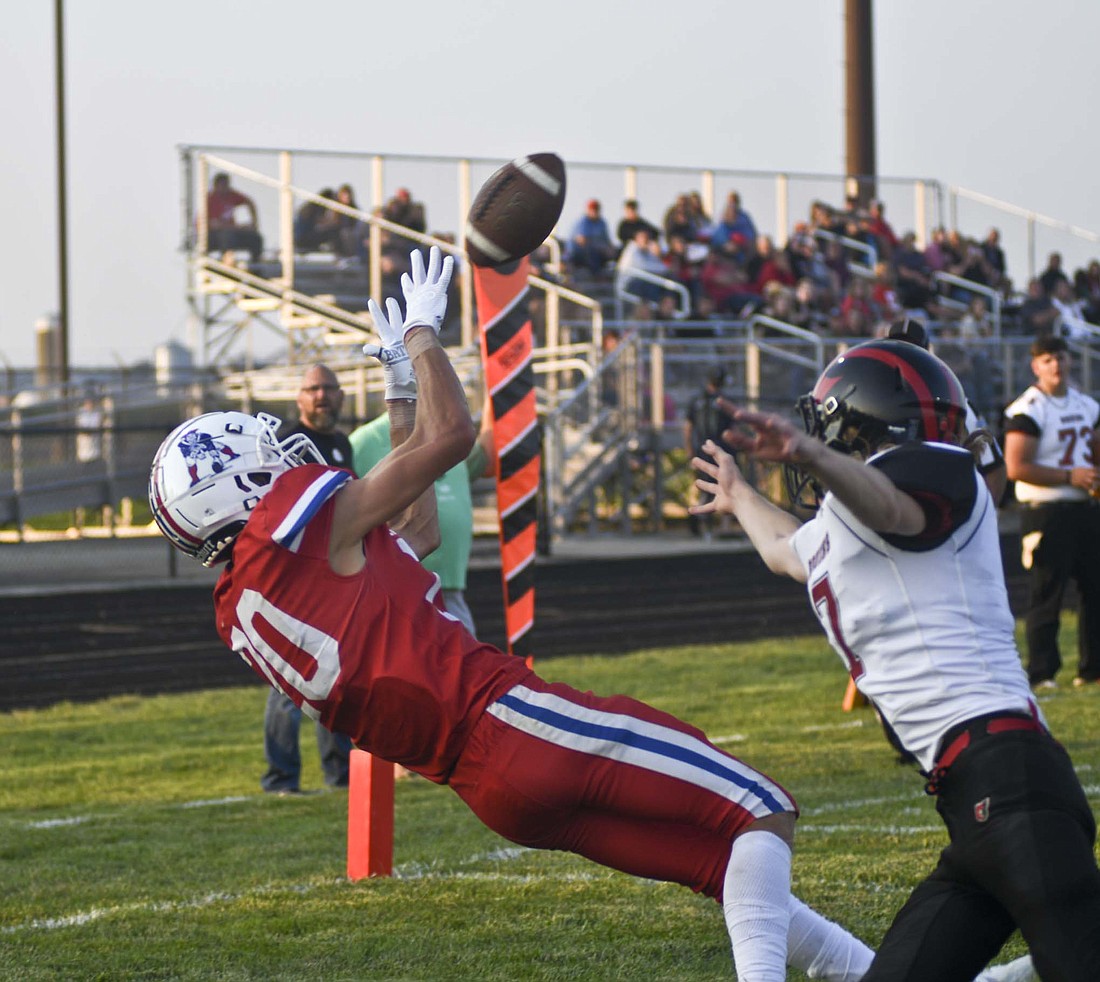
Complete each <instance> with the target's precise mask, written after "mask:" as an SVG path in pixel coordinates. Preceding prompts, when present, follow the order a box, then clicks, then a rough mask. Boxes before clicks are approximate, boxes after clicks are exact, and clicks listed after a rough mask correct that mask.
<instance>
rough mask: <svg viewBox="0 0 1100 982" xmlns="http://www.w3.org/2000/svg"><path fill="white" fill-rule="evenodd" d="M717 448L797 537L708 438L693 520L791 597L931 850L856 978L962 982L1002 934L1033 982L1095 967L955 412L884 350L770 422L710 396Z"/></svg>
mask: <svg viewBox="0 0 1100 982" xmlns="http://www.w3.org/2000/svg"><path fill="white" fill-rule="evenodd" d="M720 402H721V404H722V405H723V408H725V409H726V410H727V411H728V412H729V413H730V414H731V415H732V416H733V418H734V427H733V428H732V429H731V430H728V431H727V432H726V434H725V438H726V442H727V443H728V444H730V445H731V446H733V447H735V448H737V449H739V450H743V451H746V452H747V453H749V454H750V455H752V456H755V457H757V458H759V459H761V460H768V461H779V462H782V463H785V464H788V465H793V466H794V467H796V468H798V469H801V470H802V471H803V472H805V473H806V474H807V475H808V478H809V479H810V480H811V481H812V482H814V483H815V485H816V487H817V490H818V492H819V494H821V495H823V498H821V500H820V507H819V508H818V510H817V513H816V515H815V516H814V517H813V518H812V519H811V520H810V521H808V522H806V523H805V524H802V523H801V522H800V521H799V520H798V519H797V518H795V517H794V516H793V515H791V514H789V513H788V512H786V511H783V510H782V509H780V508H778V507H776V506H775V505H773V504H772V503H771V502H769V501H767V500H766V499H764V498H763V497H762V496H761V495H759V494H758V493H757V492H756V491H755V490H754V489H753V488H752V487H751V486H750V485H749V484H748V483H747V482H746V481H745V480H744V479H743V477H742V476H741V474H740V472H739V471H738V469H737V466H736V464H735V463H734V460H733V458H732V457H731V456H730V455H729V454H727V453H725V452H723V451H722V450H721V449H720V448H718V447H717V446H716V445H715V444H713V443H711V444H710V445H709V446H707V447H706V448H704V449H705V452H706V453H707V454H709V455H711V456H712V457H713V458H714V459H713V460H707V459H704V458H702V457H697V458H696V459H695V460H694V461H693V464H694V466H695V468H696V469H697V470H698V471H699V472H700V474H701V475H702V476H701V477H700V478H699V480H698V481H697V483H698V485H699V487H700V489H702V490H704V491H709V492H710V493H712V494H714V495H716V498H715V500H714V501H713V502H712V503H710V504H708V505H702V506H697V510H702V511H720V512H727V513H729V514H731V515H735V516H736V517H737V519H738V521H739V522H740V523H741V525H742V527H743V528H744V529H745V531H746V533H747V534H748V536H749V538H750V539H751V541H752V543H753V545H754V546H755V547H756V548H757V550H758V551H759V553H760V555H761V557H762V558H763V559H764V561H765V563H766V564H767V565H768V567H769V568H770V569H772V570H773V571H774V572H777V573H782V574H786V575H789V576H791V577H793V578H794V579H796V580H798V581H800V582H804V583H806V584H807V587H808V590H809V594H810V599H811V602H812V603H813V606H814V609H815V611H816V612H817V614H818V617H819V618H820V620H821V622H822V626H823V627H824V629H825V632H826V634H827V636H828V638H829V641H830V643H831V644H832V646H833V647H834V648H835V649H836V651H837V653H838V654H839V655H840V656H841V658H842V659H843V661H844V663H845V665H846V667H847V668H848V671H849V672H850V674H851V676H852V678H853V679H854V680H855V683H856V685H857V686H858V688H859V689H860V691H861V692H863V693H864V694H865V695H866V696H867V697H868V698H869V699H870V700H871V701H872V702H873V703H874V704H875V705H876V706H877V707H878V709H879V711H880V712H881V713H882V715H883V716H884V717H885V719H886V720H887V722H888V723H889V724H890V726H891V727H892V728H893V730H894V732H895V733H896V734H897V736H898V737H899V739H900V740H901V742H902V744H903V745H904V747H905V748H906V749H907V750H908V751H910V752H911V753H912V754H913V755H914V756H915V757H916V758H917V760H918V761H919V763H920V766H921V767H922V768H923V770H924V773H925V777H926V778H927V781H928V784H927V788H926V790H927V791H928V793H929V794H932V795H935V796H936V809H937V811H938V812H939V813H940V815H941V816H942V817H943V819H944V822H945V824H946V825H947V829H948V834H949V837H950V844H949V845H948V846H947V848H946V849H944V851H943V853H942V854H941V856H940V861H939V864H938V866H937V867H936V869H935V870H934V871H933V872H932V874H931V875H930V876H929V877H928V878H927V879H926V880H924V881H923V882H922V883H921V884H920V885H919V886H918V887H917V888H916V889H915V890H914V891H913V893H912V895H911V896H910V898H909V900H908V901H907V903H906V904H905V906H904V907H903V908H902V910H901V911H900V912H899V914H898V915H897V917H896V919H895V920H894V923H893V924H892V925H891V927H890V929H889V931H888V932H887V934H886V937H885V939H884V940H883V943H882V945H881V947H880V948H879V951H878V954H877V955H876V957H875V960H874V963H873V964H872V966H871V968H870V969H869V970H868V972H867V974H866V976H865V980H866V982H872V980H874V982H900V980H906V982H916V980H936V982H956V980H957V982H963V980H966V979H969V978H970V977H971V976H972V975H973V974H974V973H975V972H976V971H977V970H978V969H979V968H980V967H981V966H982V965H984V964H985V963H986V961H987V960H988V959H989V958H991V957H992V956H994V955H996V953H997V952H998V951H999V950H1000V948H1001V946H1002V945H1003V944H1004V942H1005V940H1006V939H1007V938H1008V936H1009V935H1010V934H1011V933H1012V931H1013V929H1014V928H1017V927H1018V928H1019V929H1020V931H1021V933H1022V934H1023V936H1024V938H1025V940H1026V941H1027V943H1028V945H1029V947H1030V949H1031V957H1032V958H1033V959H1034V965H1035V968H1036V969H1037V971H1038V973H1039V975H1040V976H1041V977H1042V978H1043V979H1044V980H1046V982H1051V980H1055V979H1058V980H1063V982H1070V980H1072V982H1086V980H1095V979H1096V978H1097V973H1098V972H1100V870H1098V869H1097V864H1096V860H1095V858H1094V855H1093V843H1094V841H1095V837H1096V824H1095V820H1094V818H1093V815H1092V813H1091V811H1090V809H1089V804H1088V800H1087V798H1086V796H1085V793H1084V791H1083V789H1082V788H1081V784H1080V782H1079V781H1078V779H1077V775H1076V773H1075V772H1074V769H1073V764H1072V762H1071V761H1070V759H1069V756H1068V755H1067V754H1066V752H1065V750H1064V749H1063V748H1062V747H1061V745H1060V744H1058V742H1057V741H1056V740H1055V739H1054V738H1053V737H1052V736H1051V734H1050V732H1049V730H1048V729H1047V726H1046V723H1045V721H1044V719H1043V716H1042V714H1041V712H1040V711H1039V709H1038V707H1037V706H1036V704H1035V702H1034V701H1033V698H1032V694H1031V689H1030V687H1029V685H1028V679H1027V676H1026V674H1025V673H1024V670H1023V668H1022V666H1021V664H1020V656H1019V652H1018V651H1017V648H1016V644H1015V640H1014V635H1013V631H1014V626H1015V622H1014V619H1013V616H1012V613H1011V611H1010V609H1009V605H1008V594H1007V590H1006V588H1005V582H1004V574H1003V570H1002V566H1001V553H1000V543H999V537H998V530H997V518H996V509H995V507H994V504H993V500H992V497H991V495H990V493H989V490H988V488H987V487H986V485H985V482H984V481H983V480H982V478H981V476H980V475H979V473H978V471H977V469H976V468H975V457H974V456H972V455H971V452H970V451H968V450H967V449H964V448H963V447H962V446H961V444H962V443H963V441H964V439H965V436H966V434H965V432H964V426H963V420H964V417H965V412H966V399H965V396H964V394H963V390H962V386H961V385H960V384H959V381H958V379H956V378H955V376H954V374H953V373H952V372H951V370H950V369H949V368H948V367H947V366H946V365H945V364H944V363H943V362H942V361H940V360H939V359H938V358H936V357H935V356H934V355H932V354H930V353H929V352H927V351H925V350H923V349H922V348H920V347H917V346H915V345H913V344H910V343H907V342H905V341H900V340H892V339H884V340H878V341H868V342H865V343H863V344H860V345H856V346H855V347H853V348H851V349H850V350H849V351H847V352H846V353H845V354H843V355H841V356H839V357H838V358H836V359H834V361H833V362H832V363H831V364H830V365H829V366H828V367H827V368H826V369H825V371H824V372H823V373H822V375H821V377H820V379H818V381H817V384H816V386H815V387H814V390H813V392H812V393H811V394H810V395H808V396H805V397H803V399H802V400H800V408H801V409H802V412H803V418H804V421H805V424H806V426H805V431H803V430H802V429H800V428H799V427H798V426H797V425H795V424H794V423H792V422H791V421H790V420H788V419H786V418H784V417H782V416H778V415H774V414H767V413H759V412H751V411H748V410H744V409H739V408H737V407H735V406H733V405H731V404H729V403H725V402H724V400H723V401H720Z"/></svg>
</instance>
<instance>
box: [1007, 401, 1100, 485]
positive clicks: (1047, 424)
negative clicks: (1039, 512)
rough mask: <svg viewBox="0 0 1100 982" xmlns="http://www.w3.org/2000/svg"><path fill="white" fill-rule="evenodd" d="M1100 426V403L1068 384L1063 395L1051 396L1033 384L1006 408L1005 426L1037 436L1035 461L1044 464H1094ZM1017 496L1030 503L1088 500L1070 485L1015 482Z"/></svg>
mask: <svg viewBox="0 0 1100 982" xmlns="http://www.w3.org/2000/svg"><path fill="white" fill-rule="evenodd" d="M1097 425H1100V403H1097V401H1096V400H1095V399H1093V398H1092V396H1088V395H1085V393H1084V392H1081V391H1079V390H1078V389H1074V388H1072V387H1068V388H1067V389H1066V394H1065V395H1064V396H1051V395H1047V394H1046V393H1045V392H1043V390H1042V389H1040V388H1037V387H1036V386H1034V385H1032V386H1029V387H1028V388H1027V390H1026V391H1025V392H1024V394H1023V395H1022V396H1020V398H1019V399H1017V400H1016V401H1015V402H1013V403H1012V404H1011V405H1010V406H1009V407H1008V408H1007V409H1006V410H1005V429H1006V430H1012V431H1015V432H1019V433H1025V434H1027V435H1029V436H1034V437H1037V438H1038V440H1039V444H1038V446H1037V447H1036V450H1035V463H1036V464H1042V465H1043V466H1044V467H1061V468H1064V469H1068V468H1070V467H1091V466H1093V459H1092V439H1093V433H1094V431H1095V430H1096V427H1097ZM1016 497H1017V498H1018V499H1019V500H1020V501H1022V502H1025V503H1027V504H1045V503H1048V502H1052V501H1086V500H1087V499H1088V494H1087V492H1085V491H1083V490H1082V489H1081V488H1075V487H1071V486H1070V485H1068V484H1064V485H1057V486H1056V487H1046V486H1045V485H1038V484H1027V483H1026V482H1024V481H1017V482H1016Z"/></svg>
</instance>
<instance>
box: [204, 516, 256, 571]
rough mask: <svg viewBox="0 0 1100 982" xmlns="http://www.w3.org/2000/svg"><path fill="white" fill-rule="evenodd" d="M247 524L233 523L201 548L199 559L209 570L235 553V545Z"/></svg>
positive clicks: (219, 531)
mask: <svg viewBox="0 0 1100 982" xmlns="http://www.w3.org/2000/svg"><path fill="white" fill-rule="evenodd" d="M244 526H245V523H244V522H243V521H242V522H231V523H230V524H228V525H226V526H225V527H224V528H220V529H218V531H217V532H216V533H215V534H214V535H212V536H211V537H210V538H209V539H207V540H206V541H205V542H204V543H203V544H202V546H201V547H200V548H199V551H198V553H197V558H198V560H199V562H201V563H202V564H203V566H205V567H206V568H207V569H209V568H210V567H211V566H217V565H218V563H222V562H225V561H226V560H227V559H228V558H229V557H230V555H231V554H232V552H233V543H234V542H236V541H237V536H238V535H240V534H241V531H242V530H243V529H244Z"/></svg>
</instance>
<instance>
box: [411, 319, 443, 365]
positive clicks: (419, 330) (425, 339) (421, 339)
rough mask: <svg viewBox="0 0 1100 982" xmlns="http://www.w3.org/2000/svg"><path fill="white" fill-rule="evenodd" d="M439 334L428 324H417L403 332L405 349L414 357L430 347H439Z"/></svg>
mask: <svg viewBox="0 0 1100 982" xmlns="http://www.w3.org/2000/svg"><path fill="white" fill-rule="evenodd" d="M441 347H442V345H441V344H440V343H439V336H438V335H437V334H436V333H435V331H433V330H432V328H431V325H429V324H417V325H415V326H414V327H410V328H409V329H408V331H406V332H405V350H406V351H407V352H408V353H409V357H410V358H413V359H415V358H416V357H417V356H418V355H422V354H423V353H424V352H425V351H428V350H429V349H430V348H441Z"/></svg>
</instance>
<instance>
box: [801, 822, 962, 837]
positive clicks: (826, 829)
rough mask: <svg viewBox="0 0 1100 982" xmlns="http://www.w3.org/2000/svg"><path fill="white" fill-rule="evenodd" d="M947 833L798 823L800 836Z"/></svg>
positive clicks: (921, 828) (933, 827)
mask: <svg viewBox="0 0 1100 982" xmlns="http://www.w3.org/2000/svg"><path fill="white" fill-rule="evenodd" d="M944 831H946V830H945V829H944V827H943V826H942V825H804V824H803V823H802V822H799V823H798V834H799V835H807V834H808V833H810V832H822V833H824V834H825V835H831V834H832V833H834V832H854V833H857V834H858V835H928V834H929V833H935V832H944Z"/></svg>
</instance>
